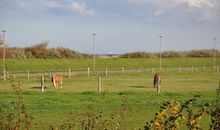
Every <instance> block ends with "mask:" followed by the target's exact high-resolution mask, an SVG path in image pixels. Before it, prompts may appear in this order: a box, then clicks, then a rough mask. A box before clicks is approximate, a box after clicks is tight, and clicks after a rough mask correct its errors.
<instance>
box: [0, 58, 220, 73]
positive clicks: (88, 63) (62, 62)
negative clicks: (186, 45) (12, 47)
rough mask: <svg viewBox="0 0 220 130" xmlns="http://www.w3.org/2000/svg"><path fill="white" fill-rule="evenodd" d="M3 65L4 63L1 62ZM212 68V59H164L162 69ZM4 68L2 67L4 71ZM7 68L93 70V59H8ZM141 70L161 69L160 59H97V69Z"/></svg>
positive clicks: (19, 69) (218, 62) (0, 68)
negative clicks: (122, 68)
mask: <svg viewBox="0 0 220 130" xmlns="http://www.w3.org/2000/svg"><path fill="white" fill-rule="evenodd" d="M0 64H2V61H0ZM204 65H205V66H206V67H211V66H212V65H213V59H212V58H164V59H163V60H162V67H179V66H181V67H192V66H194V67H203V66H204ZM216 65H217V66H219V65H220V58H217V59H216ZM2 67H3V66H0V70H2ZM6 67H7V70H8V71H23V72H27V70H28V69H30V71H32V72H35V71H41V72H42V71H47V72H48V71H67V70H68V68H72V69H73V70H87V68H88V67H90V68H91V69H92V67H93V59H92V58H79V59H6ZM106 67H108V68H109V69H121V67H124V68H125V69H134V68H135V69H136V68H137V67H139V68H140V69H146V68H152V67H156V68H158V67H159V59H157V58H117V59H102V58H97V59H96V68H97V69H98V70H99V69H104V68H106Z"/></svg>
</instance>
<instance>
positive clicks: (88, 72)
mask: <svg viewBox="0 0 220 130" xmlns="http://www.w3.org/2000/svg"><path fill="white" fill-rule="evenodd" d="M87 76H88V77H89V76H90V68H89V67H88V71H87Z"/></svg>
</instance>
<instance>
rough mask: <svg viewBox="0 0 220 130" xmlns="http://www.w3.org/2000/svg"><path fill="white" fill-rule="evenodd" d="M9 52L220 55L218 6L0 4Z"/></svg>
mask: <svg viewBox="0 0 220 130" xmlns="http://www.w3.org/2000/svg"><path fill="white" fill-rule="evenodd" d="M0 29H1V30H3V29H5V30H6V31H7V32H6V37H7V45H8V46H16V47H24V46H32V45H34V44H36V43H39V42H42V41H49V47H65V48H70V49H73V50H77V51H80V52H84V53H92V45H93V39H92V33H96V49H95V51H96V53H127V52H134V51H147V52H158V51H159V35H162V36H163V39H162V50H194V49H210V48H213V37H215V38H216V48H217V49H220V42H219V41H220V1H219V0H0Z"/></svg>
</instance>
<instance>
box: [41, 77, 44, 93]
mask: <svg viewBox="0 0 220 130" xmlns="http://www.w3.org/2000/svg"><path fill="white" fill-rule="evenodd" d="M41 92H42V93H43V92H44V76H41Z"/></svg>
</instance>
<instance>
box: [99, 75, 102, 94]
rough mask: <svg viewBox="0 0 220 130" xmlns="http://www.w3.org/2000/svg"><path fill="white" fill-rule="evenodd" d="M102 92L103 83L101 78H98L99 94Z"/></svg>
mask: <svg viewBox="0 0 220 130" xmlns="http://www.w3.org/2000/svg"><path fill="white" fill-rule="evenodd" d="M101 91H102V83H101V76H99V77H98V93H101Z"/></svg>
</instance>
